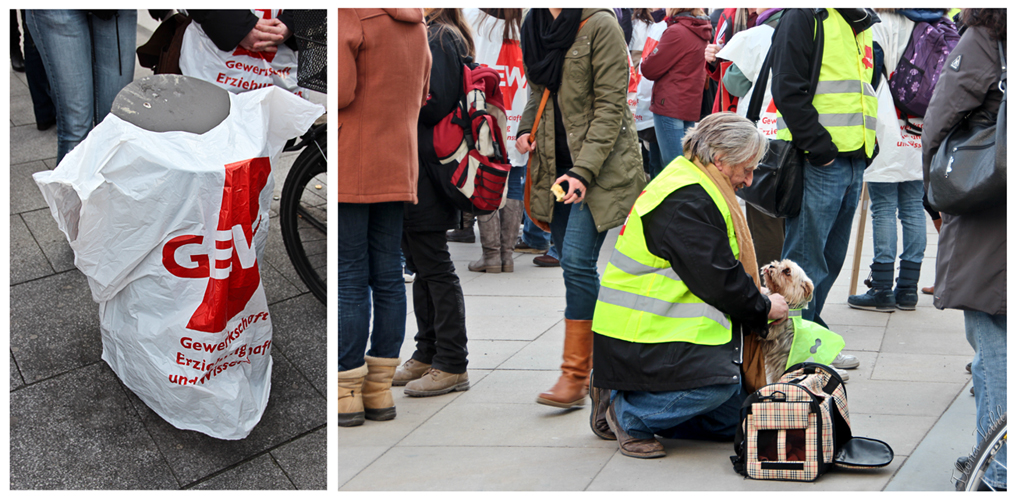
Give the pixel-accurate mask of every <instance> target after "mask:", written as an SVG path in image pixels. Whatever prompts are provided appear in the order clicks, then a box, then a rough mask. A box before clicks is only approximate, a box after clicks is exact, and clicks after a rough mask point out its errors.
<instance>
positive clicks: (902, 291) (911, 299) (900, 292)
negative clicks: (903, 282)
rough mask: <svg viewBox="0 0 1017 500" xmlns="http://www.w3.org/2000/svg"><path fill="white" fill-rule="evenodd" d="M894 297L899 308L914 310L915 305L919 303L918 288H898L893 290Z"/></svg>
mask: <svg viewBox="0 0 1017 500" xmlns="http://www.w3.org/2000/svg"><path fill="white" fill-rule="evenodd" d="M893 299H894V302H896V303H897V309H900V310H902V311H914V310H915V306H917V305H918V289H917V288H898V289H896V290H894V291H893Z"/></svg>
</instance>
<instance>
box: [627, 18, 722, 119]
mask: <svg viewBox="0 0 1017 500" xmlns="http://www.w3.org/2000/svg"><path fill="white" fill-rule="evenodd" d="M712 36H713V26H712V25H711V24H710V20H709V19H707V18H705V17H695V16H692V15H687V14H678V15H677V16H674V17H672V18H670V19H668V27H667V29H666V30H664V34H663V35H661V37H660V43H658V44H657V47H656V48H654V49H653V52H651V53H650V55H648V56H646V57H645V58H644V59H643V62H642V64H641V68H642V71H643V76H644V77H646V78H648V79H650V80H653V100H652V101H651V104H650V111H652V112H653V113H654V114H659V115H663V116H668V117H671V118H676V119H678V120H686V121H693V122H694V121H699V118H700V108H701V106H702V103H703V89H704V87H705V84H706V76H707V72H706V56H705V55H704V52H705V50H706V45H707V43H709V41H710V39H711V37H712Z"/></svg>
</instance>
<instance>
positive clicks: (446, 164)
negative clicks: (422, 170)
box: [433, 61, 512, 215]
mask: <svg viewBox="0 0 1017 500" xmlns="http://www.w3.org/2000/svg"><path fill="white" fill-rule="evenodd" d="M499 83H500V79H499V77H498V73H497V72H496V71H495V70H493V69H491V68H488V67H486V66H478V65H476V64H475V63H471V62H469V61H467V63H466V64H465V65H464V66H463V88H464V93H463V96H462V97H460V99H459V104H458V105H457V106H456V108H455V109H454V110H452V112H451V113H449V115H448V116H446V117H445V118H444V119H442V121H441V122H439V123H438V125H437V126H435V127H434V136H433V142H434V152H435V153H436V154H437V155H438V160H439V161H440V163H441V165H442V168H441V170H440V172H439V176H438V177H439V179H438V181H439V182H437V184H438V185H440V186H441V188H440V189H441V190H442V192H444V193H445V194H446V197H447V198H449V199H450V200H451V201H452V203H453V204H454V205H455V206H456V207H457V208H459V209H460V210H463V211H465V212H472V213H473V214H475V215H485V214H489V213H491V212H494V211H495V210H498V209H499V208H501V207H503V206H505V200H506V199H507V198H506V196H507V194H508V176H509V171H510V170H511V168H512V166H511V165H509V163H508V151H507V150H506V149H505V130H506V126H507V123H508V120H507V118H506V115H505V102H504V100H503V97H502V93H501V88H500V87H499Z"/></svg>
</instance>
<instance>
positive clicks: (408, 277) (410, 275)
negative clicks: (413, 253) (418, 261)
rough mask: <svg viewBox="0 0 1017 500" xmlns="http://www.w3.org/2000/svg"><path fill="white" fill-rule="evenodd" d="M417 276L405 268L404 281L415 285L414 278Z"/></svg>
mask: <svg viewBox="0 0 1017 500" xmlns="http://www.w3.org/2000/svg"><path fill="white" fill-rule="evenodd" d="M414 276H415V274H413V273H411V272H410V270H409V269H406V268H405V267H404V268H403V281H405V282H407V283H413V277H414Z"/></svg>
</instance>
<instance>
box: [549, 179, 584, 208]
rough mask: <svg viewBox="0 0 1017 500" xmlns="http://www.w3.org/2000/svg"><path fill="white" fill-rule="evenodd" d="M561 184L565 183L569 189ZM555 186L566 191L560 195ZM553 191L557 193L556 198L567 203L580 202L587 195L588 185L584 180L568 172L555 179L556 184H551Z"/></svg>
mask: <svg viewBox="0 0 1017 500" xmlns="http://www.w3.org/2000/svg"><path fill="white" fill-rule="evenodd" d="M559 185H564V186H566V187H567V188H568V189H565V188H562V187H561V186H559ZM555 188H557V189H558V190H560V191H564V192H565V194H564V195H561V196H559V195H558V193H557V192H556V190H555ZM551 192H552V193H555V198H556V200H557V201H561V202H564V203H565V204H566V205H568V204H570V203H579V202H580V201H583V199H584V198H585V197H586V186H584V185H583V182H582V181H580V180H579V179H576V178H575V177H572V176H570V175H568V174H566V175H563V176H561V177H559V178H557V179H555V181H554V186H551Z"/></svg>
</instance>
